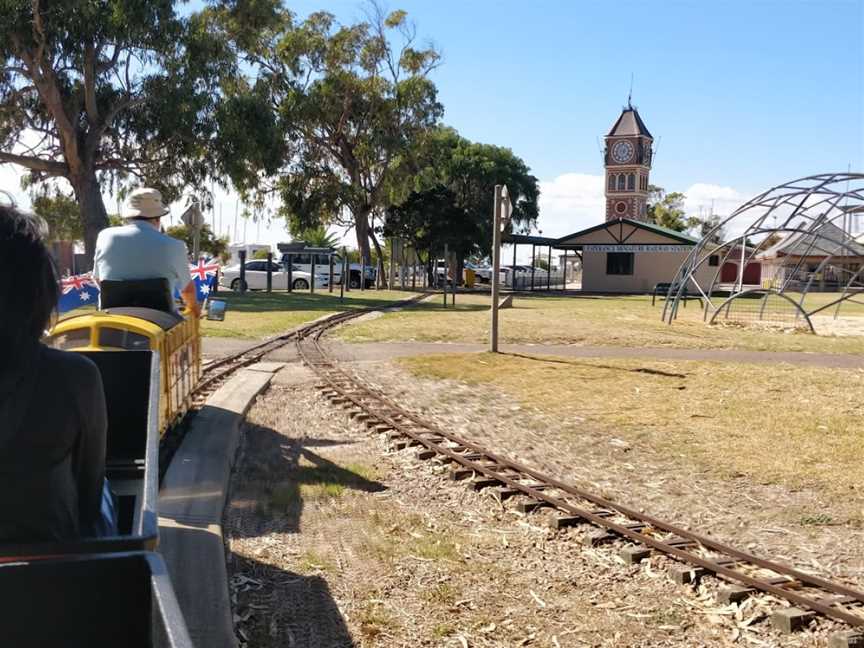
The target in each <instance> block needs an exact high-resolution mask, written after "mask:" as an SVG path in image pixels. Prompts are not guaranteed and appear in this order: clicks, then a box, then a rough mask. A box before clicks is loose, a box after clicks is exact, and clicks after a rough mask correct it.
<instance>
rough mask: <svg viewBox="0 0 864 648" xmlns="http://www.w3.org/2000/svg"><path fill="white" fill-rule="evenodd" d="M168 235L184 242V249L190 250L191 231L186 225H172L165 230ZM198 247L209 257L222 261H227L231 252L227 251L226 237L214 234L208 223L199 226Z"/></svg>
mask: <svg viewBox="0 0 864 648" xmlns="http://www.w3.org/2000/svg"><path fill="white" fill-rule="evenodd" d="M165 233H166V234H168V236H173V237H174V238H176V239H180V240H181V241H183V242H184V243H186V249H187V250H190V251H191V250H192V231H191V230H190V229H189V228H188V227H186V225H172V226H171V227H169V228H168V229H167V230H166V231H165ZM199 245H200V247H199V249H200V250H201V252H204V253H206V254H209V255H210V256H211V257H218V258H219V259H221V260H222V262H223V263H225V262H226V261H228V259H229V258H230V257H231V254H230V253H229V252H228V239H227V238H226V237H224V236H216V235H214V234H213V230H211V229H210V225H207V224H205V225H204V226H203V227H202V228H201V235H200V239H199Z"/></svg>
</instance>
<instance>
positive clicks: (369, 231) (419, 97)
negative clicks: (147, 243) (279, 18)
mask: <svg viewBox="0 0 864 648" xmlns="http://www.w3.org/2000/svg"><path fill="white" fill-rule="evenodd" d="M284 14H287V12H284ZM368 14H369V15H368V17H367V19H366V20H364V21H362V22H359V23H357V24H354V25H340V24H338V23H337V22H336V20H335V18H334V16H333V15H331V14H329V13H326V12H319V13H314V14H312V15H310V16H309V17H308V18H307V19H305V20H303V21H302V22H299V23H296V24H294V23H293V21H292V22H291V24H290V25H289V24H287V23H288V21H285V23H286V24H285V25H284V28H283V29H282V30H281V32H278V33H277V32H273V31H272V30H271V31H267V32H264V33H263V35H262V38H259V39H258V40H257V41H256V42H254V43H247V44H246V45H245V46H244V47H243V49H244V54H245V56H246V58H247V60H248V61H249V63H250V65H251V66H252V67H253V68H254V70H255V76H256V80H255V83H256V85H257V86H261V85H263V84H266V86H267V87H268V88H269V92H270V98H271V101H272V102H273V106H274V108H275V110H276V111H277V115H278V124H279V126H280V128H281V132H282V137H283V142H284V145H285V150H284V157H283V163H282V166H281V169H280V171H279V173H278V176H277V178H276V180H275V181H274V182H272V183H270V184H269V185H267V186H265V187H264V188H263V190H264V191H265V192H266V191H270V192H276V193H278V195H279V196H280V198H281V202H282V215H284V216H285V217H286V218H287V219H288V222H289V228H290V229H291V230H292V231H299V230H302V229H304V228H307V227H314V226H317V225H320V224H325V225H326V224H329V223H336V224H340V225H346V224H349V225H350V226H352V227H353V228H354V229H355V233H356V236H357V245H358V248H359V250H360V253H361V255H362V257H363V258H364V260H365V261H366V263H369V262H370V260H371V254H370V245H369V241H370V236H373V226H374V223H373V221H374V219H375V218H376V217H377V216H378V215H380V214H382V213H383V211H384V210H385V209H386V208H387V207H388V206H389V202H388V191H387V187H388V186H389V184H390V183H391V182H392V180H393V174H394V173H395V172H396V171H397V165H395V164H394V161H395V160H396V159H397V158H398V157H399V156H400V155H402V154H404V153H405V152H406V151H407V150H408V149H410V148H411V147H412V146H413V145H414V142H415V141H416V140H417V138H418V137H420V136H421V135H422V134H423V133H424V132H425V131H427V130H428V129H430V128H431V127H433V126H434V125H435V124H436V122H437V120H438V119H439V117H440V116H441V114H442V111H443V109H442V106H441V104H440V103H439V102H438V100H437V90H436V88H435V85H434V84H433V82H432V81H431V80H430V79H429V73H430V72H431V71H432V70H433V69H434V68H435V67H436V66H437V65H438V63H439V61H440V56H439V53H438V52H437V51H436V50H435V49H434V47H431V46H424V47H418V45H417V36H416V31H415V29H414V27H413V26H412V25H411V23H410V22H409V21H408V19H407V15H406V14H405V12H404V11H395V12H392V13H390V14H385V13H384V12H383V11H381V9H380V8H379V7H378V6H377V5H374V4H372V5H369V12H368ZM376 244H377V241H376Z"/></svg>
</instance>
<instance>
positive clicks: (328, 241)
mask: <svg viewBox="0 0 864 648" xmlns="http://www.w3.org/2000/svg"><path fill="white" fill-rule="evenodd" d="M297 238H298V239H299V240H301V241H303V242H304V243H306V245H308V246H309V247H321V248H335V247H337V246H338V245H339V239H337V238H336V235H335V234H332V233H330V232H328V231H327V228H326V227H324V226H323V225H319V226H318V227H310V228H308V229H305V230H303V231H302V232H300V235H299V236H298V237H297Z"/></svg>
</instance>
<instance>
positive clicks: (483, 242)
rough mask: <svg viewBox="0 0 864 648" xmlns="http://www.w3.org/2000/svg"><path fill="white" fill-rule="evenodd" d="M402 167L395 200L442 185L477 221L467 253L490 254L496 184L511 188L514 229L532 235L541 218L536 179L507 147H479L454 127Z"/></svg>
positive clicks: (433, 136) (439, 131) (434, 134)
mask: <svg viewBox="0 0 864 648" xmlns="http://www.w3.org/2000/svg"><path fill="white" fill-rule="evenodd" d="M400 165H401V169H402V173H401V175H400V176H399V181H397V182H395V183H393V184H391V186H390V190H391V199H392V200H393V201H394V202H396V203H398V202H401V201H402V200H404V199H405V197H406V196H407V195H408V194H410V193H411V192H422V191H425V190H427V189H430V188H434V187H439V186H444V187H446V188H447V189H449V190H450V192H452V194H453V197H454V201H455V204H456V205H457V206H458V207H459V208H461V209H462V210H464V212H465V214H466V216H467V218H468V219H469V220H471V221H472V222H473V226H472V228H471V229H470V231H471V235H472V236H473V239H472V240H471V243H472V246H471V247H470V248H469V249H468V251H467V252H466V254H469V253H476V254H479V255H481V256H488V255H489V254H490V253H491V248H492V196H493V194H494V190H495V185H496V184H504V185H507V190H508V192H509V194H510V200H511V202H512V204H513V212H512V224H513V227H512V229H514V230H516V229H521V230H523V231H526V232H527V231H528V230H529V229H530V227H531V226H532V225H534V224H535V223H536V221H537V217H538V216H539V213H540V212H539V208H538V204H537V201H538V198H539V196H540V189H539V187H538V183H537V178H536V177H535V176H533V175H531V173H530V169H529V168H528V166H527V165H526V164H525V162H524V161H522V159H520V158H519V157H517V156H516V155H514V154H513V152H512V151H511V150H510V149H508V148H503V147H500V146H492V145H489V144H477V143H474V142H471V141H469V140H467V139H465V138H464V137H461V136H460V135H459V134H458V133H457V132H456V131H455V130H453V129H452V128H436V129H434V130H433V131H431V132H430V133H428V134H427V136H426V137H424V138H423V139H422V140H421V141H419V142H418V143H417V145H416V146H415V147H414V148H413V150H412V151H410V153H409V155H407V156H405V157H404V158H403V159H401V160H400ZM464 231H465V232H468V231H469V230H464Z"/></svg>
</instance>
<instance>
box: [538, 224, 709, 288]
mask: <svg viewBox="0 0 864 648" xmlns="http://www.w3.org/2000/svg"><path fill="white" fill-rule="evenodd" d="M698 242H699V239H696V238H693V237H692V236H688V235H687V234H684V233H683V232H677V231H675V230H672V229H668V228H666V227H661V226H659V225H654V224H653V223H643V222H641V221H636V220H632V219H629V218H617V219H613V220H609V221H606V222H605V223H602V224H600V225H596V226H594V227H589V228H588V229H584V230H581V231H579V232H574V233H573V234H569V235H568V236H563V237H561V238H560V239H558V240H557V241H556V242H555V245H554V246H555V247H556V248H558V249H564V250H575V251H576V252H578V253H580V254H581V257H582V290H584V291H588V292H601V293H647V292H650V291H652V290H653V289H654V286H655V285H656V284H658V283H668V282H670V281H672V280H673V279H674V277H675V273H676V271H677V270H678V268H679V266H680V265H681V264H682V263H683V262H684V259H686V258H687V255H688V254H689V253H690V251H691V250H692V249H693V246H694V245H696V244H697V243H698ZM718 263H719V258H715V257H714V256H712V257H711V259H710V260H709V263H708V264H704V265H703V266H702V267H701V268H700V269H699V271H698V272H699V273H702V274H704V275H705V278H706V279H707V278H710V277H711V276H712V274H714V273H716V271H717V264H718Z"/></svg>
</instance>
